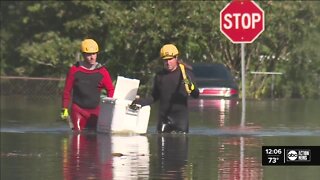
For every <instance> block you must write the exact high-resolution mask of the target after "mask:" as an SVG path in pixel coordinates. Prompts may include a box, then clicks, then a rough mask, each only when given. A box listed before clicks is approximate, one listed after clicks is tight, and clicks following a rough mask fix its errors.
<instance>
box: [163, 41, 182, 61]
mask: <svg viewBox="0 0 320 180" xmlns="http://www.w3.org/2000/svg"><path fill="white" fill-rule="evenodd" d="M178 54H179V51H178V49H177V47H176V46H175V45H173V44H166V45H164V46H162V48H161V49H160V57H161V58H162V59H165V60H168V59H172V58H174V57H175V56H177V55H178Z"/></svg>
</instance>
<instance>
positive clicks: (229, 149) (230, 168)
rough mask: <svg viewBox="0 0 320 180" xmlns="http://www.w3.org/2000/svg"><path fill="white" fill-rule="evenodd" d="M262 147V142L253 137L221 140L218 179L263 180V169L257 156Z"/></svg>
mask: <svg viewBox="0 0 320 180" xmlns="http://www.w3.org/2000/svg"><path fill="white" fill-rule="evenodd" d="M261 146H262V142H261V141H260V140H259V139H257V138H253V137H242V136H241V137H234V138H221V139H220V140H219V151H218V154H219V155H218V156H219V157H218V164H219V165H218V179H235V180H259V179H262V178H263V168H262V165H261V159H258V157H259V156H258V155H257V152H259V151H260V149H261ZM235 152H238V153H235ZM252 152H255V154H254V153H252Z"/></svg>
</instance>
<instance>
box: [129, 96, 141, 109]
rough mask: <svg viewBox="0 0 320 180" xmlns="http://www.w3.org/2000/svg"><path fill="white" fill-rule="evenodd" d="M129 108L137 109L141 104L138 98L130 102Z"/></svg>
mask: <svg viewBox="0 0 320 180" xmlns="http://www.w3.org/2000/svg"><path fill="white" fill-rule="evenodd" d="M129 108H130V109H132V110H135V111H136V110H138V109H140V108H141V104H140V103H139V98H138V99H135V100H133V101H132V103H131V104H130V105H129Z"/></svg>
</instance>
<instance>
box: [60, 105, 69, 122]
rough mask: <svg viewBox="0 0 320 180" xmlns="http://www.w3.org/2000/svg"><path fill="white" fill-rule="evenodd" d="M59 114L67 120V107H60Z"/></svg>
mask: <svg viewBox="0 0 320 180" xmlns="http://www.w3.org/2000/svg"><path fill="white" fill-rule="evenodd" d="M60 116H61V119H62V120H67V119H68V117H69V112H68V109H67V108H62V110H61V114H60Z"/></svg>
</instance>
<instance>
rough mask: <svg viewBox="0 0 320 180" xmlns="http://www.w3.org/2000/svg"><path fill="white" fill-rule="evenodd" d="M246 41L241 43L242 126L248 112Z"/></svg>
mask: <svg viewBox="0 0 320 180" xmlns="http://www.w3.org/2000/svg"><path fill="white" fill-rule="evenodd" d="M244 48H245V43H241V81H242V83H241V84H242V113H241V126H244V122H245V121H244V120H245V114H246V71H245V60H244V58H245V54H244V53H245V51H244Z"/></svg>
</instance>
